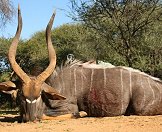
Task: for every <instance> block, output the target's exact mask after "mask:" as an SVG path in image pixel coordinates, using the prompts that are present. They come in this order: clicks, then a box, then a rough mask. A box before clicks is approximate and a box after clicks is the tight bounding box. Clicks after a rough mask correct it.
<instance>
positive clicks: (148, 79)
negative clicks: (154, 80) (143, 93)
mask: <svg viewBox="0 0 162 132" xmlns="http://www.w3.org/2000/svg"><path fill="white" fill-rule="evenodd" d="M147 81H148V84H149V87H150V89H151V91H152V96H153V101H152V103H151V105H152V104H154V102H155V93H154V90H153V88H152V87H151V84H150V78H149V77H147Z"/></svg>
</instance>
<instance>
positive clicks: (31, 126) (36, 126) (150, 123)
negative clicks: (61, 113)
mask: <svg viewBox="0 0 162 132" xmlns="http://www.w3.org/2000/svg"><path fill="white" fill-rule="evenodd" d="M26 131H27V132H162V116H118V117H104V118H89V117H86V118H80V119H68V120H52V121H51V120H50V121H41V122H36V123H31V122H30V123H18V122H17V119H16V118H13V115H5V116H0V132H26Z"/></svg>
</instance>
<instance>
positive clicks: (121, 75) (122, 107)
mask: <svg viewBox="0 0 162 132" xmlns="http://www.w3.org/2000/svg"><path fill="white" fill-rule="evenodd" d="M122 71H123V69H120V79H121V80H120V81H121V115H122V114H123V109H124V106H123V73H122Z"/></svg>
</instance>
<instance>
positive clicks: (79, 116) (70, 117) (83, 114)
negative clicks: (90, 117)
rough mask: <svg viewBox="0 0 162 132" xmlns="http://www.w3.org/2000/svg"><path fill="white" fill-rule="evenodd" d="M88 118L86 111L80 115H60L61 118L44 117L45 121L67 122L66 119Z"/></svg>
mask: <svg viewBox="0 0 162 132" xmlns="http://www.w3.org/2000/svg"><path fill="white" fill-rule="evenodd" d="M85 116H87V113H86V112H84V111H80V112H78V113H74V114H65V115H60V116H55V117H52V116H47V115H45V114H44V115H43V117H42V119H43V120H66V119H74V118H82V117H85Z"/></svg>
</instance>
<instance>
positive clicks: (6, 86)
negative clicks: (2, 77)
mask: <svg viewBox="0 0 162 132" xmlns="http://www.w3.org/2000/svg"><path fill="white" fill-rule="evenodd" d="M16 89H17V88H16V85H15V84H14V83H13V82H11V81H6V82H1V83H0V91H11V90H16Z"/></svg>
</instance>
